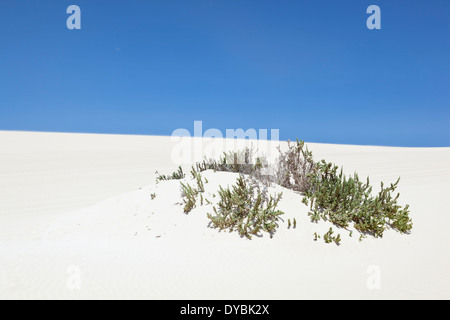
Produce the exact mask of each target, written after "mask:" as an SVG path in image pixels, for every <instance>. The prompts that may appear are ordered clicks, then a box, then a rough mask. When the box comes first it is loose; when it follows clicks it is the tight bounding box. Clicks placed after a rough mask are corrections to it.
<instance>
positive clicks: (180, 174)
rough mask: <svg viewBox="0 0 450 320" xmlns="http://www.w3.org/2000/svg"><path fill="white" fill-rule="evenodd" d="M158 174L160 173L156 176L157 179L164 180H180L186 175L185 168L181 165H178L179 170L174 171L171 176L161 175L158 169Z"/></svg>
mask: <svg viewBox="0 0 450 320" xmlns="http://www.w3.org/2000/svg"><path fill="white" fill-rule="evenodd" d="M156 174H157V175H158V176H157V177H156V181H163V180H180V179H183V178H184V177H185V174H184V172H183V169H182V168H181V166H179V167H178V170H177V171H175V172H173V173H172V174H171V175H170V176H167V175H161V174H159V173H158V171H156Z"/></svg>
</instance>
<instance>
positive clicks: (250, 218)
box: [208, 176, 283, 239]
mask: <svg viewBox="0 0 450 320" xmlns="http://www.w3.org/2000/svg"><path fill="white" fill-rule="evenodd" d="M219 196H220V201H219V202H218V204H217V208H216V206H214V207H213V211H214V214H209V213H208V218H209V219H210V220H211V223H212V224H213V226H214V227H216V228H219V229H220V230H223V229H229V230H230V232H231V231H234V230H237V231H238V232H239V234H240V235H241V236H245V237H247V238H249V239H251V237H252V235H256V234H258V233H259V232H260V231H266V232H268V233H270V235H271V236H272V235H273V233H274V232H275V229H276V228H277V226H278V224H277V221H278V216H280V215H281V214H283V212H282V211H279V210H276V207H277V205H278V202H279V201H280V199H281V193H280V194H278V195H277V196H276V197H272V196H270V198H269V200H268V201H264V200H263V197H262V195H261V193H260V192H258V190H255V189H254V188H253V187H252V186H250V185H248V184H247V183H246V181H245V180H244V179H243V177H242V176H239V178H238V179H237V182H236V185H234V186H233V188H232V189H231V190H230V189H229V188H227V189H223V188H222V187H220V190H219Z"/></svg>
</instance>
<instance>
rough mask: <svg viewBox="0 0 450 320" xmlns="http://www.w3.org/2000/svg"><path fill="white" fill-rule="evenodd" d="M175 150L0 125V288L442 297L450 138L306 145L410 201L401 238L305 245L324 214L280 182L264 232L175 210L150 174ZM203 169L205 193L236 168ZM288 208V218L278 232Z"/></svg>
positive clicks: (164, 185)
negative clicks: (416, 143)
mask: <svg viewBox="0 0 450 320" xmlns="http://www.w3.org/2000/svg"><path fill="white" fill-rule="evenodd" d="M194 140H195V139H194ZM197 140H198V141H200V142H201V139H197ZM176 146H177V143H176V142H174V141H171V138H170V137H155V136H120V135H87V134H57V133H24V132H0V298H2V299H49V298H56V299H59V298H61V299H104V298H106V299H109V298H118V299H127V298H138V299H316V298H319V299H329V298H334V299H350V298H351V299H381V298H382V299H449V298H450V274H449V271H450V233H449V232H448V226H449V225H450V209H449V201H448V196H449V195H450V148H388V147H370V146H367V147H363V146H349V145H327V144H313V143H312V144H308V146H309V148H310V150H312V151H313V154H314V156H315V158H316V159H317V160H319V159H321V158H325V159H326V160H328V161H332V162H335V163H336V164H339V165H343V166H344V169H345V171H346V172H347V173H352V172H354V171H357V172H358V173H359V174H360V177H364V176H366V175H370V177H371V182H372V183H373V184H374V185H375V186H376V187H378V185H379V181H381V180H383V181H385V182H394V181H395V180H396V178H397V177H398V176H400V177H401V181H400V185H399V188H398V190H399V192H400V193H401V196H400V204H402V205H404V204H406V203H409V204H410V208H411V218H412V219H413V222H414V226H413V230H412V233H411V234H410V235H401V234H399V233H397V232H395V231H393V230H387V231H386V232H385V236H384V237H383V238H382V239H373V238H367V239H364V241H363V242H361V243H360V242H359V241H358V237H359V234H358V233H355V234H354V235H353V237H349V236H348V232H347V231H342V230H339V231H338V229H337V228H334V229H335V232H339V233H341V237H342V244H341V245H340V246H336V245H334V244H325V243H324V242H323V240H321V239H320V240H319V241H317V242H315V241H313V234H314V232H318V233H320V234H323V233H324V232H325V231H326V230H327V229H328V228H329V226H330V224H328V223H325V222H322V223H320V224H313V223H311V222H310V220H309V217H308V216H307V207H306V206H305V205H303V204H302V203H301V202H300V201H301V199H302V197H301V196H300V195H298V194H295V193H294V192H292V191H289V190H285V189H284V190H283V192H284V193H283V199H282V201H281V202H280V209H281V210H283V211H285V212H286V214H285V215H284V216H283V219H284V220H285V221H284V222H282V223H281V225H280V228H279V229H278V231H277V233H276V234H275V236H274V237H273V238H272V239H270V238H269V237H268V236H267V235H264V236H263V237H261V238H254V239H253V240H247V239H243V238H240V237H239V236H238V235H237V234H236V233H227V232H222V233H219V232H218V231H217V230H215V229H212V228H208V218H207V217H206V213H207V212H208V211H209V212H211V206H208V205H204V206H201V207H197V208H196V209H194V210H193V211H192V212H191V213H190V214H189V215H186V214H184V213H183V210H182V206H181V205H180V204H179V203H180V202H181V201H182V200H181V196H180V192H179V182H178V181H167V182H161V183H159V184H155V183H154V181H155V177H156V175H155V174H154V173H155V171H156V170H158V171H159V172H160V173H171V172H172V171H174V170H175V169H176V167H177V164H175V163H174V162H173V161H172V158H173V155H172V152H173V150H174V148H176ZM184 167H185V168H188V167H189V166H188V165H187V164H186V165H185V166H184ZM203 176H204V177H206V178H207V179H208V180H209V183H207V184H206V185H205V187H206V192H205V196H206V197H207V198H208V199H211V200H212V199H213V198H212V195H211V194H212V193H213V192H215V191H216V189H217V187H218V185H226V184H231V183H234V181H235V179H236V177H237V176H236V175H235V174H232V173H223V172H222V173H213V172H211V171H206V172H204V174H203ZM188 177H189V175H188ZM151 193H155V194H156V198H155V199H153V200H152V199H151V197H150V194H151ZM212 201H213V200H212ZM293 217H295V218H296V220H297V228H296V229H292V228H291V229H287V219H288V218H290V219H291V220H292V218H293ZM371 284H375V287H373V286H371ZM376 284H379V286H378V287H377V286H376Z"/></svg>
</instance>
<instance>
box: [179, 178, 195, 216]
mask: <svg viewBox="0 0 450 320" xmlns="http://www.w3.org/2000/svg"><path fill="white" fill-rule="evenodd" d="M180 185H181V195H182V197H183V202H184V213H189V212H190V211H191V210H192V209H194V208H195V207H196V197H197V195H198V190H196V189H194V188H192V187H191V186H190V185H189V183H186V184H184V183H183V182H180Z"/></svg>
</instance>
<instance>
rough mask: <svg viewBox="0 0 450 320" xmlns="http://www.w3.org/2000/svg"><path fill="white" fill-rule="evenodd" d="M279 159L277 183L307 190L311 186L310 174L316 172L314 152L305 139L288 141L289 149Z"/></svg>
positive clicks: (286, 186)
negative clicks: (306, 144) (295, 141)
mask: <svg viewBox="0 0 450 320" xmlns="http://www.w3.org/2000/svg"><path fill="white" fill-rule="evenodd" d="M278 150H279V151H280V156H279V158H278V161H277V172H276V175H277V183H278V184H279V185H281V186H283V187H285V188H288V189H292V190H295V191H299V192H305V191H307V190H308V189H309V188H310V179H309V175H310V174H311V173H312V172H314V167H315V163H314V161H313V158H312V153H311V152H310V151H309V150H308V148H307V147H306V146H305V143H304V142H303V141H299V140H298V139H297V143H296V144H295V145H291V143H290V142H288V150H287V151H286V152H281V150H280V149H278Z"/></svg>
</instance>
